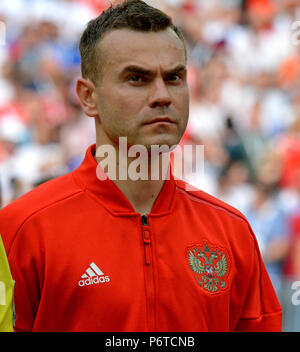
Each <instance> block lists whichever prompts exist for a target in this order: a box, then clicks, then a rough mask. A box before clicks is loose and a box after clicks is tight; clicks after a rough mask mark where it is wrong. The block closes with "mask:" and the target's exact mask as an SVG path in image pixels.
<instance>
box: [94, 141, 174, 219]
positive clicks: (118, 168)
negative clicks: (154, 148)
mask: <svg viewBox="0 0 300 352" xmlns="http://www.w3.org/2000/svg"><path fill="white" fill-rule="evenodd" d="M99 147H100V148H99ZM102 147H103V145H96V155H95V159H96V161H97V163H98V164H99V163H100V166H101V167H102V169H103V170H104V172H105V173H106V174H107V176H108V177H109V178H110V179H111V181H113V182H114V183H115V185H116V186H117V187H118V188H119V189H120V191H121V192H122V193H123V194H124V195H125V196H126V198H127V199H128V201H129V202H130V203H131V205H132V206H133V208H134V209H135V211H136V212H138V213H140V214H148V213H150V212H151V209H152V207H153V205H154V202H155V200H156V199H157V197H158V195H159V193H160V191H161V189H162V187H163V185H164V181H165V179H166V177H167V175H168V172H169V154H167V153H164V154H162V153H159V154H157V155H153V153H150V152H146V153H145V149H144V150H143V153H142V152H140V151H138V150H137V153H138V154H139V155H138V156H137V157H129V156H128V150H126V153H124V152H121V151H120V149H119V148H117V147H115V146H112V145H110V146H109V149H107V152H108V154H105V156H103V154H102V153H99V152H97V151H99V149H100V150H101V148H102ZM103 150H104V149H103ZM109 150H110V151H111V152H109ZM110 154H111V155H110Z"/></svg>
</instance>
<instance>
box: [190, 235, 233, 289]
mask: <svg viewBox="0 0 300 352" xmlns="http://www.w3.org/2000/svg"><path fill="white" fill-rule="evenodd" d="M186 256H187V259H188V263H189V267H190V269H191V270H192V271H193V273H194V275H195V279H196V281H197V283H198V284H199V285H200V287H202V288H203V289H204V290H205V291H206V292H209V293H219V292H221V291H222V290H225V289H226V288H227V287H228V285H229V283H228V275H229V271H230V260H229V256H228V254H227V251H225V250H224V249H222V248H218V247H216V246H213V245H210V244H209V243H208V242H204V243H203V244H202V245H194V246H191V247H189V248H187V252H186Z"/></svg>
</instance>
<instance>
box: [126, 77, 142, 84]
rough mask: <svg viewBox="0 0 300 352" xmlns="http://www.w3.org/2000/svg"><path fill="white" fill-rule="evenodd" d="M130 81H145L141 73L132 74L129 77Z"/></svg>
mask: <svg viewBox="0 0 300 352" xmlns="http://www.w3.org/2000/svg"><path fill="white" fill-rule="evenodd" d="M128 81H131V82H135V83H139V82H142V81H143V78H142V77H141V76H139V75H131V76H129V77H128Z"/></svg>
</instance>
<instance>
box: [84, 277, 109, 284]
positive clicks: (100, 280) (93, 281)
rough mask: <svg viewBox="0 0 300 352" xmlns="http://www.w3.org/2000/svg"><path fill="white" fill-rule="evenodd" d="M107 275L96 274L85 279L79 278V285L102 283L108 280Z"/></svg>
mask: <svg viewBox="0 0 300 352" xmlns="http://www.w3.org/2000/svg"><path fill="white" fill-rule="evenodd" d="M109 281H110V278H109V276H96V277H89V278H87V279H86V280H79V282H78V285H79V286H89V285H94V284H103V283H105V282H109Z"/></svg>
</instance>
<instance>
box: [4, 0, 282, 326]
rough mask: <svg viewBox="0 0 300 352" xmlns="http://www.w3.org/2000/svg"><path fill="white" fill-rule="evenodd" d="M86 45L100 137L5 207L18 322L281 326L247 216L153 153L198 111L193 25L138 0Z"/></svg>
mask: <svg viewBox="0 0 300 352" xmlns="http://www.w3.org/2000/svg"><path fill="white" fill-rule="evenodd" d="M80 51H81V57H82V77H81V78H79V79H78V82H77V87H76V89H77V94H78V97H79V100H80V103H81V106H82V108H83V110H84V112H85V113H86V115H88V116H91V117H93V118H94V119H95V124H96V135H97V137H96V145H94V146H91V147H90V148H89V149H88V150H87V152H86V156H85V159H84V161H83V163H82V165H81V166H80V167H79V168H78V169H77V170H75V171H74V172H72V173H70V174H68V175H65V176H62V177H59V178H57V179H55V180H52V181H50V182H47V183H45V184H43V185H41V186H39V187H37V188H36V189H34V190H33V191H31V192H30V193H28V194H26V195H24V196H23V197H21V198H19V199H18V200H17V201H15V202H14V203H12V204H11V205H9V206H7V207H6V208H5V209H3V210H2V211H1V212H0V231H1V233H3V235H4V244H5V247H6V250H7V253H8V258H9V261H10V265H11V270H12V274H13V277H14V280H15V282H16V285H15V286H16V287H15V308H16V323H15V329H16V331H236V330H237V331H245V330H246V331H279V330H280V329H281V307H280V305H279V303H278V301H277V298H276V295H275V293H274V290H273V287H272V285H271V283H270V280H269V278H268V275H267V273H266V270H265V267H264V265H263V263H262V260H261V257H260V253H259V250H258V246H257V242H256V240H255V237H254V235H253V233H252V230H251V228H250V226H249V224H248V222H247V220H246V219H245V218H244V217H243V215H242V214H240V213H239V212H238V211H237V210H235V209H233V208H232V207H230V206H228V205H226V204H224V203H222V202H221V201H219V200H217V199H215V198H213V197H211V196H209V195H207V194H205V193H204V192H201V191H193V192H192V191H189V190H188V188H189V187H187V184H185V183H184V182H183V181H179V180H176V181H175V179H174V176H173V175H172V172H170V177H165V176H166V175H167V174H168V172H165V171H163V170H162V168H163V164H164V162H163V155H162V153H150V151H151V148H152V146H154V145H156V146H159V147H161V146H163V145H165V146H167V147H169V148H170V149H171V147H172V146H174V145H176V144H178V143H179V141H180V138H181V137H182V135H183V133H184V130H185V127H186V124H187V120H188V112H189V93H188V86H187V77H186V50H185V44H184V39H183V37H182V34H181V33H180V31H179V30H178V29H177V28H176V27H175V26H174V25H173V24H172V22H171V19H170V18H169V17H168V16H166V15H165V14H164V13H162V12H160V11H159V10H157V9H155V8H152V7H150V6H148V5H146V4H145V3H144V2H142V1H139V0H132V1H127V2H124V3H122V4H120V5H118V6H115V7H111V8H110V9H108V10H107V11H105V12H104V13H102V14H101V15H100V16H99V17H98V18H96V19H95V20H93V21H91V22H90V23H89V24H88V26H87V28H86V30H85V32H84V33H83V35H82V38H81V41H80ZM125 137H126V148H125V153H124V150H122V151H121V149H124V148H121V144H122V143H123V139H122V138H125ZM121 141H122V143H121ZM135 146H139V149H138V150H139V151H140V154H141V155H142V154H143V155H142V159H141V160H143V162H144V161H145V160H147V166H148V168H146V167H145V168H144V167H143V172H144V174H143V176H145V177H143V178H142V177H141V179H138V180H135V179H134V178H135V177H129V176H130V175H129V174H130V171H132V170H130V167H131V166H132V164H131V163H132V162H133V159H134V158H133V157H132V155H131V154H130V153H129V150H130V148H133V147H135ZM122 147H123V144H122ZM143 150H146V154H145V153H143ZM105 151H106V152H105ZM120 151H121V152H120ZM113 152H115V153H113ZM127 152H128V153H127ZM107 154H111V155H110V156H109V157H108V156H107ZM152 154H153V155H152ZM149 155H150V159H149ZM147 158H148V159H147ZM154 161H155V162H154ZM97 162H98V163H99V165H102V166H103V168H102V167H100V166H99V165H98V166H97ZM112 164H113V166H118V168H117V171H116V173H115V174H114V173H113V172H112V173H110V175H112V176H111V179H110V178H107V177H106V174H105V173H104V171H106V172H107V173H109V172H110V170H109V169H110V168H111V166H112ZM155 165H156V166H155ZM157 165H158V166H157ZM144 166H145V165H144ZM159 166H160V168H159ZM157 168H158V169H159V177H155V179H151V178H150V177H147V176H149V175H150V176H151V175H152V172H153V171H155V169H157ZM141 169H142V162H141V164H140V165H139V166H138V167H137V170H136V171H137V172H141ZM145 170H146V171H145ZM167 171H169V170H167ZM131 174H132V173H131ZM113 176H115V177H113ZM131 176H132V175H131ZM133 176H134V175H133ZM147 178H148V179H147Z"/></svg>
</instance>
